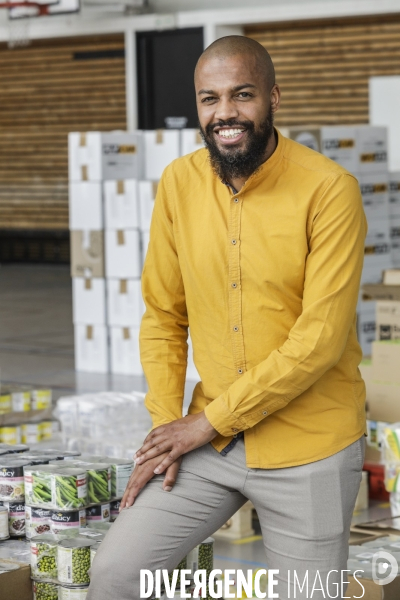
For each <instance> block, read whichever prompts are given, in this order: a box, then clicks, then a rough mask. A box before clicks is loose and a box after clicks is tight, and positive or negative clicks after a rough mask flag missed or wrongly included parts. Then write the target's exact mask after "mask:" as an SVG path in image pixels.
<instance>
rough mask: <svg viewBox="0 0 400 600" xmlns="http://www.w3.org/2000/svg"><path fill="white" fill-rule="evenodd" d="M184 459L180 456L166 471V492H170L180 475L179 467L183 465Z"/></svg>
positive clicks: (164, 484)
mask: <svg viewBox="0 0 400 600" xmlns="http://www.w3.org/2000/svg"><path fill="white" fill-rule="evenodd" d="M181 462H182V459H181V458H178V460H176V461H175V462H174V463H172V465H171V466H170V467H168V469H167V470H166V471H165V477H164V483H163V490H164V492H170V491H171V490H172V488H173V487H174V485H175V483H176V479H177V477H178V472H179V468H180V466H181Z"/></svg>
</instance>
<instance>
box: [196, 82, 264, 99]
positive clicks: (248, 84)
mask: <svg viewBox="0 0 400 600" xmlns="http://www.w3.org/2000/svg"><path fill="white" fill-rule="evenodd" d="M256 87H257V86H255V85H254V84H253V83H242V84H241V85H235V87H233V88H232V89H231V91H232V92H239V91H240V90H243V89H244V88H256ZM200 94H215V92H214V90H199V91H198V95H199V96H200Z"/></svg>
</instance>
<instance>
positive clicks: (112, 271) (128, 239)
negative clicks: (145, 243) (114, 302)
mask: <svg viewBox="0 0 400 600" xmlns="http://www.w3.org/2000/svg"><path fill="white" fill-rule="evenodd" d="M105 242H106V274H107V277H108V278H109V277H114V278H116V279H138V278H139V277H140V275H141V261H140V238H139V232H138V231H137V230H136V229H127V230H123V229H118V230H117V231H112V230H111V231H110V230H108V231H106V232H105Z"/></svg>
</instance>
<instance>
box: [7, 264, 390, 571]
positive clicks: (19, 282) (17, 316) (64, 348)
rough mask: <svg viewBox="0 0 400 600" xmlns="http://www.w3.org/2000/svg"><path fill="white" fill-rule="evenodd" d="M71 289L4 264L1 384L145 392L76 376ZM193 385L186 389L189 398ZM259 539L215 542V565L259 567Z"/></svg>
mask: <svg viewBox="0 0 400 600" xmlns="http://www.w3.org/2000/svg"><path fill="white" fill-rule="evenodd" d="M71 296H72V291H71V279H70V275H69V269H68V267H64V266H43V265H40V266H39V265H8V264H6V265H0V380H1V382H2V383H3V384H7V383H11V382H17V383H23V384H36V385H41V386H50V387H51V388H52V389H53V393H54V398H55V399H57V398H59V397H60V396H63V395H70V394H73V393H75V392H78V393H85V392H96V391H105V390H118V391H132V390H141V391H145V389H146V383H145V380H144V378H141V377H129V376H122V375H120V376H112V375H111V374H110V375H99V374H90V373H77V372H75V370H74V339H73V326H72V297H71ZM192 387H193V382H189V383H188V386H187V394H186V400H187V399H188V397H189V396H190V392H191V389H192ZM388 513H389V510H388V505H387V504H380V503H376V502H375V503H373V505H372V507H371V510H369V511H362V512H360V513H357V514H355V515H354V522H358V523H360V522H365V521H369V520H374V519H378V518H383V517H384V516H387V515H388ZM253 526H254V527H255V534H256V535H255V536H253V537H250V538H248V539H247V540H240V541H238V542H229V541H221V540H217V541H216V544H215V567H217V568H221V569H235V568H241V569H244V570H246V569H253V570H255V569H258V568H263V567H264V566H265V558H264V551H263V543H262V539H261V536H260V535H259V534H260V530H259V527H258V522H257V521H254V523H253Z"/></svg>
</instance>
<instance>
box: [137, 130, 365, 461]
mask: <svg viewBox="0 0 400 600" xmlns="http://www.w3.org/2000/svg"><path fill="white" fill-rule="evenodd" d="M365 235H366V220H365V215H364V211H363V206H362V200H361V195H360V191H359V186H358V183H357V181H356V179H355V178H354V177H353V176H352V175H350V174H349V173H348V172H347V171H345V170H344V169H343V168H342V167H340V166H339V165H337V164H336V163H334V162H332V161H331V160H329V159H327V158H326V157H324V156H322V155H321V154H318V153H316V152H314V151H313V150H310V149H308V148H306V147H304V146H301V145H299V144H297V143H296V142H293V141H291V140H289V139H287V138H284V137H282V136H281V134H279V136H278V145H277V148H276V150H275V152H274V153H273V155H272V156H271V157H270V158H269V159H268V160H267V161H266V162H265V163H264V164H263V165H262V166H261V167H260V168H259V170H258V171H257V172H256V173H254V174H253V175H252V176H251V177H250V178H249V179H248V181H247V182H246V184H245V185H244V186H243V188H242V189H241V190H240V192H239V193H236V194H234V193H232V192H231V190H230V189H229V188H228V187H227V186H226V185H224V183H222V182H221V181H220V180H219V179H218V177H217V176H216V175H215V174H214V172H213V170H212V168H211V166H210V163H209V160H208V152H207V150H205V149H204V150H199V151H197V152H194V153H193V154H189V155H188V156H184V157H183V158H179V159H177V160H175V161H174V162H173V163H172V164H171V165H169V166H168V167H167V169H166V170H165V172H164V174H163V177H162V179H161V182H160V185H159V187H158V193H157V198H156V202H155V207H154V213H153V219H152V224H151V231H150V244H149V248H148V253H147V257H146V261H145V266H144V271H143V280H142V291H143V298H144V301H145V305H146V312H145V315H144V317H143V320H142V325H141V331H140V348H141V360H142V365H143V368H144V371H145V375H146V378H147V382H148V386H149V391H148V394H147V396H146V406H147V408H148V410H149V411H150V413H151V416H152V419H153V424H154V426H155V427H156V426H158V425H161V424H164V423H168V422H170V421H172V420H175V419H178V418H180V417H182V403H183V395H184V384H185V372H186V362H187V335H188V326H189V325H190V335H191V338H192V341H193V348H194V362H195V365H196V367H197V370H198V372H199V374H200V377H201V381H200V382H199V383H197V385H196V387H195V389H194V392H193V398H192V402H191V404H190V409H189V412H190V413H198V412H200V411H203V410H205V414H206V416H207V418H208V420H209V421H210V423H211V424H212V425H213V426H214V427H215V429H216V430H217V431H218V432H219V435H218V436H217V437H216V438H215V440H214V441H213V445H214V447H215V448H216V449H217V450H219V451H221V450H222V449H223V448H224V447H225V446H227V444H228V443H229V442H230V441H231V440H232V437H233V436H234V435H236V434H237V433H238V432H241V431H244V439H245V447H246V460H247V465H248V467H252V468H278V467H288V466H294V465H301V464H305V463H308V462H312V461H315V460H319V459H322V458H325V457H327V456H330V455H332V454H334V453H336V452H338V451H339V450H341V449H343V448H345V447H346V446H347V445H349V444H351V443H352V442H354V441H355V440H357V439H359V438H360V437H361V436H362V435H363V433H364V432H365V408H364V404H365V386H364V382H363V380H362V378H361V376H360V372H359V370H358V365H359V363H360V360H361V356H362V355H361V350H360V347H359V344H358V342H357V335H356V314H355V313H356V304H357V298H358V292H359V284H360V277H361V270H362V264H363V255H364V240H365Z"/></svg>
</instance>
